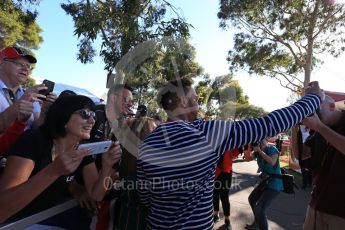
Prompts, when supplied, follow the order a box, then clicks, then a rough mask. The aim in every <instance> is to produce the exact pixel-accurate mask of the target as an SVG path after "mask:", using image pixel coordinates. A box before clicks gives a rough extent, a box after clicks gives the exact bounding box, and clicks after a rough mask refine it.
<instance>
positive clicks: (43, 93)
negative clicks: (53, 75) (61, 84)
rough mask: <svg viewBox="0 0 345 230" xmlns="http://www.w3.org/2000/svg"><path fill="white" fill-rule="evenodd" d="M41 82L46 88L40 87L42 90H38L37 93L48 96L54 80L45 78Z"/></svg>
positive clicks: (51, 90) (52, 88)
mask: <svg viewBox="0 0 345 230" xmlns="http://www.w3.org/2000/svg"><path fill="white" fill-rule="evenodd" d="M42 84H44V85H45V86H47V89H42V90H40V91H38V93H39V94H42V95H44V96H48V94H49V93H51V92H53V90H54V86H55V82H53V81H49V80H47V79H45V80H43V82H42Z"/></svg>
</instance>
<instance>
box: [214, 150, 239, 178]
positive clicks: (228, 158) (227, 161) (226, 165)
mask: <svg viewBox="0 0 345 230" xmlns="http://www.w3.org/2000/svg"><path fill="white" fill-rule="evenodd" d="M239 154H240V152H239V151H238V149H237V148H236V149H232V150H229V151H226V152H225V153H224V156H223V162H222V163H221V164H220V166H217V168H216V178H217V177H218V176H219V175H220V173H222V172H225V173H230V172H232V160H233V159H234V158H236V157H237V156H238V155H239Z"/></svg>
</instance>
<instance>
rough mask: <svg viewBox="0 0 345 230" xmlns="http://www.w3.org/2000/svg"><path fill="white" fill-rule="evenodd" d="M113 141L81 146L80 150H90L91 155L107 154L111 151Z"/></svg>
mask: <svg viewBox="0 0 345 230" xmlns="http://www.w3.org/2000/svg"><path fill="white" fill-rule="evenodd" d="M111 142H112V141H99V142H93V143H86V144H81V145H79V146H78V149H90V150H91V153H90V155H95V154H101V153H105V152H107V151H108V150H109V148H110V145H111Z"/></svg>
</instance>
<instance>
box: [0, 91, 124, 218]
mask: <svg viewBox="0 0 345 230" xmlns="http://www.w3.org/2000/svg"><path fill="white" fill-rule="evenodd" d="M94 106H95V105H94V103H93V102H92V100H91V99H89V98H88V97H85V96H66V97H60V98H59V99H57V100H56V101H55V103H54V104H53V105H52V106H51V107H50V108H49V110H48V113H47V114H46V118H45V122H44V124H43V125H42V126H41V127H40V128H39V129H31V130H27V131H25V132H24V133H23V135H22V136H21V137H20V138H19V139H18V141H17V142H16V144H15V145H14V146H13V147H12V148H11V149H10V150H9V157H8V163H7V165H6V168H5V170H4V172H3V175H2V177H1V179H0V206H1V207H2V208H1V210H0V222H1V223H2V222H4V221H5V220H8V221H12V220H16V219H18V218H23V217H25V216H28V215H31V214H34V213H37V212H39V211H42V210H45V209H47V208H50V207H52V206H55V205H57V204H58V203H59V202H61V201H62V199H63V198H64V197H63V194H64V191H65V189H66V188H67V187H68V185H69V184H70V182H71V181H72V180H73V178H74V175H75V173H76V171H79V170H80V171H81V172H82V174H83V178H84V182H85V187H86V190H87V192H88V194H89V195H90V196H91V197H92V198H93V199H95V200H102V199H103V197H104V195H105V193H106V188H105V186H104V180H105V178H106V177H109V176H110V175H111V173H112V172H113V169H112V167H113V165H114V164H115V163H116V162H118V161H119V159H120V156H121V150H120V146H119V145H118V144H112V146H111V148H110V149H109V151H108V152H106V153H104V154H103V155H102V158H103V162H102V163H103V164H102V169H101V170H100V171H99V172H98V171H97V169H96V166H95V164H94V161H93V159H92V157H91V156H88V157H87V155H89V154H90V152H89V150H85V149H81V150H78V149H77V148H76V147H77V146H78V144H79V142H80V141H82V140H84V139H88V138H90V132H91V129H92V126H93V125H94V123H95V113H94V111H93V108H94ZM61 224H66V223H61Z"/></svg>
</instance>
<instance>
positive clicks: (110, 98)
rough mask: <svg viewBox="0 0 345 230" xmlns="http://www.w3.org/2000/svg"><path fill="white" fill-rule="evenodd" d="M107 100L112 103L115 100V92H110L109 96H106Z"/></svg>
mask: <svg viewBox="0 0 345 230" xmlns="http://www.w3.org/2000/svg"><path fill="white" fill-rule="evenodd" d="M108 100H109V101H110V102H111V103H114V102H115V100H116V95H115V94H110V95H109V97H108Z"/></svg>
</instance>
